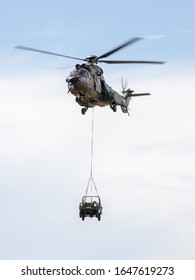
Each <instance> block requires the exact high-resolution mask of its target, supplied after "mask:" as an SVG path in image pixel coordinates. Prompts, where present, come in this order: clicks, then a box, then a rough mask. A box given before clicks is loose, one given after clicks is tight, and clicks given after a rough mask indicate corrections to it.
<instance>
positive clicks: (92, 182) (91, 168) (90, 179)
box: [85, 108, 98, 196]
mask: <svg viewBox="0 0 195 280" xmlns="http://www.w3.org/2000/svg"><path fill="white" fill-rule="evenodd" d="M93 135H94V108H93V109H92V124H91V166H90V176H89V180H88V184H87V189H86V193H85V195H86V196H87V194H88V191H89V189H90V190H91V193H92V191H93V187H94V189H95V191H96V193H97V196H98V192H97V187H96V184H95V181H94V179H93Z"/></svg>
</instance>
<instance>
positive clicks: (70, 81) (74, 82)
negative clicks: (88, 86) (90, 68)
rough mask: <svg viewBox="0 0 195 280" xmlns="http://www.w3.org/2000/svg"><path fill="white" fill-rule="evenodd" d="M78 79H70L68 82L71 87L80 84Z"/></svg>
mask: <svg viewBox="0 0 195 280" xmlns="http://www.w3.org/2000/svg"><path fill="white" fill-rule="evenodd" d="M78 80H79V79H78V78H77V77H73V78H70V79H69V80H68V83H69V85H73V86H75V85H76V83H77V82H78Z"/></svg>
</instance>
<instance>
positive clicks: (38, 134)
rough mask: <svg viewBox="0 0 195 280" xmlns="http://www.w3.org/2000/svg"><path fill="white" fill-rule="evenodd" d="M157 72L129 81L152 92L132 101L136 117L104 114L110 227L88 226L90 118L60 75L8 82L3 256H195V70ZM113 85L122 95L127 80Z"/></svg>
mask: <svg viewBox="0 0 195 280" xmlns="http://www.w3.org/2000/svg"><path fill="white" fill-rule="evenodd" d="M171 70H172V71H171ZM150 71H151V70H150ZM150 71H147V76H145V78H144V72H143V71H142V72H140V71H138V70H135V72H133V71H131V72H128V73H127V75H126V76H127V77H130V78H131V79H130V80H131V84H132V85H133V87H134V89H136V91H141V92H143V91H145V90H146V91H151V93H152V96H150V97H143V98H141V97H140V98H137V99H133V100H132V102H131V106H130V107H131V117H128V116H126V115H123V114H122V113H121V112H120V111H118V112H117V113H115V114H114V113H113V112H112V111H110V109H109V108H97V109H96V110H95V131H94V178H95V181H96V184H97V187H98V190H99V193H100V195H101V197H102V202H103V207H104V208H103V216H102V218H103V220H102V222H101V223H98V222H97V221H96V220H94V219H87V220H86V221H85V222H84V223H83V222H82V221H80V220H79V218H78V203H79V202H80V199H81V196H82V195H84V193H85V188H86V184H87V180H88V175H89V168H90V136H91V112H90V110H89V111H88V113H87V114H86V115H85V116H82V115H81V114H80V107H79V106H78V104H76V103H75V101H74V97H72V96H71V95H67V94H66V92H67V90H66V85H65V84H64V81H65V77H64V75H63V74H61V73H59V72H57V73H53V72H52V73H48V72H44V73H43V72H34V73H28V74H23V75H21V76H20V74H18V75H17V76H16V77H9V78H8V79H6V78H4V79H1V81H0V82H1V83H0V92H1V104H0V114H1V118H0V119H1V121H0V126H1V132H0V133H1V146H0V153H1V159H0V165H1V170H2V176H1V181H2V182H1V187H2V195H1V200H2V201H1V204H0V207H1V213H4V215H3V218H2V220H1V228H3V229H4V230H3V231H2V232H1V237H2V238H3V239H2V240H4V245H3V248H2V249H1V257H5V255H6V256H7V258H31V257H32V258H52V259H53V258H58V259H59V258H75V259H79V258H81V259H82V258H83V259H86V258H94V259H98V258H100V259H101V258H108V259H109V258H110V259H111V258H114V259H117V258H118V259H119V258H121V259H122V258H132V259H133V258H134V259H135V258H138V259H139V258H174V259H177V258H182V259H185V258H194V256H195V255H194V250H193V249H194V248H193V245H192V244H195V242H194V223H195V216H194V215H195V209H194V199H195V193H194V168H193V167H194V152H195V149H194V142H195V141H194V140H195V131H194V117H195V114H194V101H195V100H194V99H195V97H194V89H195V85H194V72H193V71H190V70H189V68H188V70H186V69H183V71H181V70H180V71H179V69H178V73H176V71H175V69H168V68H164V70H159V72H158V71H155V72H152V71H151V72H150ZM136 75H137V76H136ZM138 77H142V79H141V78H140V79H139V78H138ZM108 80H109V84H111V85H113V88H116V89H118V88H120V84H119V83H120V75H119V74H118V73H117V74H115V73H113V74H112V75H111V74H110V75H109V76H108ZM5 217H6V218H5ZM24 225H25V226H24ZM67 225H68V226H67ZM88 231H93V234H92V235H88V234H86V232H88ZM13 232H14V235H15V239H16V240H17V241H18V242H17V244H18V245H17V244H14V241H10V240H13ZM78 232H79V233H80V235H79V236H78V235H77V233H78ZM100 232H101V234H100ZM119 236H120V239H119ZM54 240H55V241H54ZM80 240H82V242H80ZM94 240H96V242H94ZM35 244H37V247H36V246H35ZM75 244H76V245H75ZM113 244H115V245H114V246H113ZM140 244H141V246H143V250H141V247H140ZM154 244H155V246H154ZM92 245H93V246H94V250H89V249H90V248H91V246H92ZM48 246H49V248H50V249H49V250H48ZM113 247H114V248H113ZM13 248H15V249H14V250H13ZM19 248H20V250H18V249H19ZM111 248H112V250H111ZM85 252H87V254H86V253H85Z"/></svg>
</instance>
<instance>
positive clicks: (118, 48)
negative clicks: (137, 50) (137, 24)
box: [97, 37, 143, 60]
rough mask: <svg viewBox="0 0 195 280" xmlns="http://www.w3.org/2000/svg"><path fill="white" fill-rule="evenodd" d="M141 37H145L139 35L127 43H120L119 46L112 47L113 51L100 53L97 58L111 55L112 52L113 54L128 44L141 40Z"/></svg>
mask: <svg viewBox="0 0 195 280" xmlns="http://www.w3.org/2000/svg"><path fill="white" fill-rule="evenodd" d="M141 39H143V38H139V37H135V38H132V39H130V40H128V41H126V42H125V43H123V44H121V45H119V46H118V47H116V48H114V49H112V50H111V51H109V52H107V53H104V54H102V55H100V56H99V57H97V60H99V59H100V58H105V57H108V56H109V55H111V54H113V53H115V52H117V51H119V50H120V49H122V48H125V47H127V46H128V45H130V44H133V43H135V42H137V41H139V40H141Z"/></svg>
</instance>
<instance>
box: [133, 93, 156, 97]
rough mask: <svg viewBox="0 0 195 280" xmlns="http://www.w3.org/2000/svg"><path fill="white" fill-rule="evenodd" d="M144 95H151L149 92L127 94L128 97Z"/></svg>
mask: <svg viewBox="0 0 195 280" xmlns="http://www.w3.org/2000/svg"><path fill="white" fill-rule="evenodd" d="M144 95H151V94H150V93H131V94H129V96H130V97H133V96H144Z"/></svg>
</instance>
